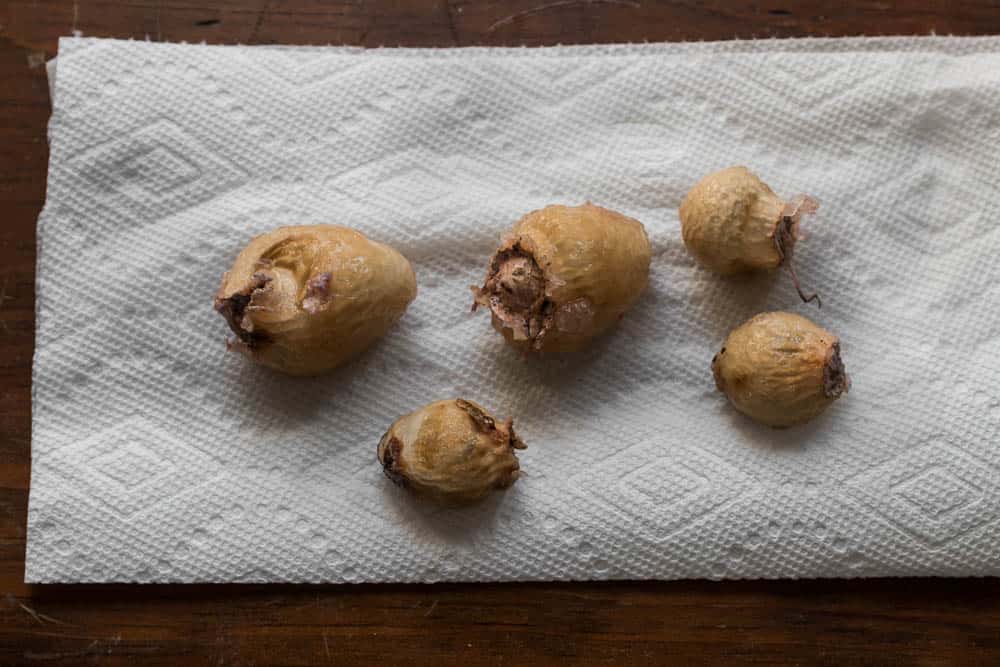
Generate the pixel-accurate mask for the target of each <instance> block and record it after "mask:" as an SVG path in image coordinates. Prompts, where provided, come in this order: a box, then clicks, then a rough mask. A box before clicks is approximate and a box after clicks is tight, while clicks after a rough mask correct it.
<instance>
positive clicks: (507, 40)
mask: <svg viewBox="0 0 1000 667" xmlns="http://www.w3.org/2000/svg"><path fill="white" fill-rule="evenodd" d="M74 30H78V31H80V32H81V33H82V34H84V35H87V36H102V37H125V38H127V37H132V38H136V39H144V38H148V39H151V40H157V41H158V40H165V41H166V40H169V41H180V40H187V41H202V40H204V41H207V42H210V43H219V44H229V43H237V42H240V43H244V44H269V43H291V44H325V43H333V44H353V45H364V46H379V45H392V46H397V45H398V46H466V45H487V44H488V45H520V44H527V45H547V44H556V43H563V44H569V43H586V42H624V41H642V40H648V41H661V40H674V41H677V40H694V39H732V38H734V37H743V38H750V37H803V36H842V35H883V34H921V35H922V34H929V33H936V34H939V35H941V34H959V35H973V34H998V33H1000V2H997V0H951V1H950V2H945V1H943V0H898V1H895V2H892V1H876V0H871V1H865V0H852V1H850V2H822V1H818V0H800V1H797V2H796V1H793V0H786V1H781V0H759V1H741V2H726V1H725V0H704V1H696V0H675V1H672V2H651V1H649V0H549V1H546V0H498V1H496V2H472V1H467V0H395V1H390V0H381V1H371V2H366V1H364V0H356V1H355V0H285V1H279V0H275V1H268V0H262V1H260V2H253V3H251V2H246V3H243V2H235V1H223V2H217V3H213V4H210V3H202V2H199V1H198V0H164V1H162V2H160V1H157V0H132V1H119V0H104V1H101V2H86V1H85V0H77V1H74V0H58V1H42V2H39V1H37V0H34V1H19V0H2V1H0V665H8V664H36V663H56V664H58V663H63V664H71V665H76V664H92V663H95V662H99V663H102V664H121V665H125V664H133V663H136V662H142V663H150V664H157V665H159V664H163V665H165V664H174V663H176V662H180V661H189V662H191V663H192V664H200V663H211V664H213V665H233V664H246V665H250V664H283V665H314V664H322V663H334V664H353V663H364V662H370V661H376V660H377V661H380V662H382V663H384V664H389V665H395V664H404V663H405V664H408V665H423V664H427V665H471V664H480V663H482V664H496V665H504V664H509V665H513V664H522V665H535V664H544V663H547V662H551V661H555V660H564V661H568V662H573V663H575V664H609V665H618V664H625V663H634V662H641V663H648V662H661V661H672V662H681V663H705V662H717V661H723V660H727V661H740V662H744V661H745V662H753V663H782V664H789V663H793V664H812V663H821V664H844V663H855V662H863V663H865V664H887V663H888V664H900V663H903V664H914V663H916V664H983V665H986V664H1000V580H996V579H979V580H970V579H965V580H946V579H937V580H931V579H921V580H913V579H911V580H867V581H785V582H614V583H578V584H507V585H501V584H491V585H444V584H442V585H432V586H431V585H428V586H379V585H361V586H349V585H348V586H291V585H275V586H263V585H252V586H250V585H225V586H206V585H197V586H118V585H114V586H112V585H108V586H28V585H25V584H24V583H23V575H24V545H25V523H26V514H27V503H28V481H29V472H30V436H31V359H32V351H33V338H34V336H33V334H34V270H35V249H36V246H35V220H36V217H37V215H38V212H39V211H40V209H41V207H42V204H43V201H44V198H45V177H46V164H47V159H48V150H47V146H46V141H45V127H46V121H47V119H48V115H49V95H48V89H47V86H46V79H45V68H44V67H43V66H42V64H43V63H44V61H45V60H46V59H48V58H51V57H52V56H54V55H55V54H56V40H57V39H58V37H59V36H60V35H67V34H70V33H71V32H72V31H74ZM81 271H84V272H85V271H86V267H81Z"/></svg>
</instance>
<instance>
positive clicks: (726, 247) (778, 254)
mask: <svg viewBox="0 0 1000 667" xmlns="http://www.w3.org/2000/svg"><path fill="white" fill-rule="evenodd" d="M818 208H819V202H818V201H816V200H815V199H813V198H812V197H809V196H808V195H797V196H795V197H792V198H791V199H790V200H788V201H785V200H783V199H782V198H781V197H779V196H778V195H776V194H775V193H774V191H773V190H771V188H769V187H768V186H767V184H766V183H764V182H763V181H762V180H760V178H758V177H757V175H756V174H754V173H752V172H751V171H750V170H749V169H747V168H746V167H729V168H728V169H723V170H721V171H717V172H714V173H712V174H709V175H708V176H705V177H704V178H703V179H701V180H700V181H699V182H698V183H697V184H696V185H695V186H694V187H693V188H691V190H690V192H688V194H687V196H686V197H685V198H684V201H683V202H682V203H681V207H680V219H681V235H682V237H683V238H684V245H685V246H686V247H687V249H688V251H689V252H690V253H691V254H692V255H693V256H694V258H695V259H696V260H697V261H698V263H699V264H701V265H702V266H704V267H705V268H707V269H709V270H711V271H714V272H715V273H718V274H719V275H724V276H727V275H733V274H736V273H742V272H744V271H758V270H768V269H774V268H777V267H779V266H785V267H787V269H788V271H789V273H790V274H791V276H792V281H793V282H794V284H795V289H796V290H797V291H798V293H799V297H800V298H801V299H802V300H803V301H806V302H809V301H814V300H815V301H816V303H817V305H819V304H820V301H819V296H817V295H816V294H805V293H804V292H803V291H802V287H801V285H800V284H799V278H798V275H797V274H796V273H795V267H794V265H793V263H792V251H793V250H794V248H795V243H796V241H798V240H800V239H802V238H804V236H803V234H802V233H801V232H800V231H799V219H800V218H801V217H802V215H803V214H805V213H815V212H816V211H817V210H818Z"/></svg>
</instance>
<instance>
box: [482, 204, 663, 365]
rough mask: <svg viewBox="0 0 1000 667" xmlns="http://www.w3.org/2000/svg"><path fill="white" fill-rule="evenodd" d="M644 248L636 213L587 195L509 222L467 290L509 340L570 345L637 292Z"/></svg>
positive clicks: (643, 276)
mask: <svg viewBox="0 0 1000 667" xmlns="http://www.w3.org/2000/svg"><path fill="white" fill-rule="evenodd" d="M651 255H652V250H651V247H650V243H649V238H648V236H647V235H646V230H645V228H644V227H643V225H642V223H640V222H639V221H638V220H634V219H632V218H629V217H627V216H625V215H622V214H621V213H617V212H615V211H611V210H609V209H606V208H602V207H600V206H595V205H593V204H589V203H588V204H583V205H581V206H558V205H553V206H546V207H545V208H543V209H539V210H537V211H532V212H531V213H528V214H527V215H525V216H524V217H523V218H521V219H520V220H519V221H518V222H517V223H516V224H515V225H514V228H513V230H512V231H511V233H510V234H509V235H508V236H507V240H506V241H505V242H504V243H503V244H502V245H501V246H500V248H498V249H497V251H496V253H495V254H494V256H493V259H492V260H491V262H490V267H489V269H488V270H487V276H486V281H485V283H484V285H483V287H481V288H473V294H474V295H475V300H476V305H481V306H486V307H488V308H490V310H491V321H492V324H493V328H494V329H496V330H497V331H499V332H500V333H501V334H503V336H504V339H505V340H506V341H507V342H508V343H509V344H511V345H512V346H514V347H515V348H517V349H519V350H521V351H523V352H542V353H548V352H576V351H579V350H582V349H584V348H585V347H587V346H588V345H589V344H590V342H591V341H592V340H593V339H594V338H596V337H597V336H599V335H601V334H603V333H604V332H606V331H607V330H609V329H610V328H611V327H613V326H614V325H615V324H616V323H617V322H618V321H619V320H620V319H621V318H622V317H623V316H624V315H625V313H626V311H628V310H629V308H631V307H632V305H633V304H634V303H635V301H636V300H637V299H638V298H639V296H640V295H641V294H642V292H643V290H645V288H646V285H647V284H648V282H649V264H650V258H651ZM512 266H513V267H515V271H516V272H519V273H511V272H509V271H508V269H509V268H510V267H512ZM519 275H520V277H521V278H520V282H518V280H517V279H518V277H519ZM532 291H533V292H534V294H532ZM514 297H516V298H514Z"/></svg>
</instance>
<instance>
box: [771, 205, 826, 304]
mask: <svg viewBox="0 0 1000 667" xmlns="http://www.w3.org/2000/svg"><path fill="white" fill-rule="evenodd" d="M818 209H819V202H818V201H816V200H815V199H813V198H812V197H810V196H808V195H796V196H795V197H792V199H791V200H790V201H789V202H788V203H787V204H785V208H784V209H783V210H782V212H781V221H780V222H778V228H777V229H776V230H775V233H774V245H775V247H776V248H777V249H778V255H779V256H780V257H781V263H782V264H783V265H784V266H785V267H787V268H788V273H789V274H790V275H791V276H792V283H793V284H794V285H795V291H796V292H798V293H799V298H800V299H802V301H803V302H804V303H809V302H810V301H815V302H816V307H817V308H822V307H823V302H822V301H821V300H820V298H819V294H817V293H816V292H813V293H812V294H806V293H805V292H803V291H802V284H801V283H800V282H799V276H798V274H796V273H795V264H794V262H793V261H792V253H793V251H794V249H795V242H796V241H798V240H799V239H800V238H801V237H802V236H801V234H800V233H799V219H800V218H801V217H802V215H803V214H804V213H815V212H816V211H817V210H818Z"/></svg>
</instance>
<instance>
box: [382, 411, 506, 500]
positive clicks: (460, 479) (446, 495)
mask: <svg viewBox="0 0 1000 667" xmlns="http://www.w3.org/2000/svg"><path fill="white" fill-rule="evenodd" d="M524 447H525V445H524V443H523V442H522V441H521V440H520V439H519V438H518V437H517V435H516V434H515V433H514V427H513V421H512V420H510V419H508V420H507V421H506V422H504V423H500V422H498V421H497V420H496V419H494V418H493V417H492V416H491V415H490V414H489V413H488V412H486V410H485V409H484V408H482V407H481V406H479V405H477V404H476V403H473V402H472V401H467V400H464V399H453V400H445V401H437V402H434V403H431V404H429V405H426V406H424V407H422V408H420V409H419V410H416V411H414V412H411V413H410V414H407V415H404V416H402V417H400V418H399V419H397V420H396V421H395V422H394V423H393V424H392V426H390V427H389V430H388V431H386V433H385V435H383V436H382V439H381V440H380V441H379V444H378V460H379V462H380V463H381V464H382V470H383V472H384V473H385V475H386V477H388V478H389V479H391V480H392V481H393V482H394V483H395V484H397V485H398V486H401V487H403V488H405V489H407V490H409V491H410V492H412V493H414V494H415V495H418V496H422V497H425V498H429V499H430V500H432V501H435V502H438V503H440V504H444V505H465V504H469V503H473V502H475V501H477V500H480V499H482V498H484V497H485V496H486V495H488V494H489V493H490V492H491V491H494V490H498V489H506V488H509V487H510V486H511V485H512V484H514V482H515V481H517V478H518V476H519V474H520V465H519V463H518V460H517V456H515V454H514V450H515V449H524Z"/></svg>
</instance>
